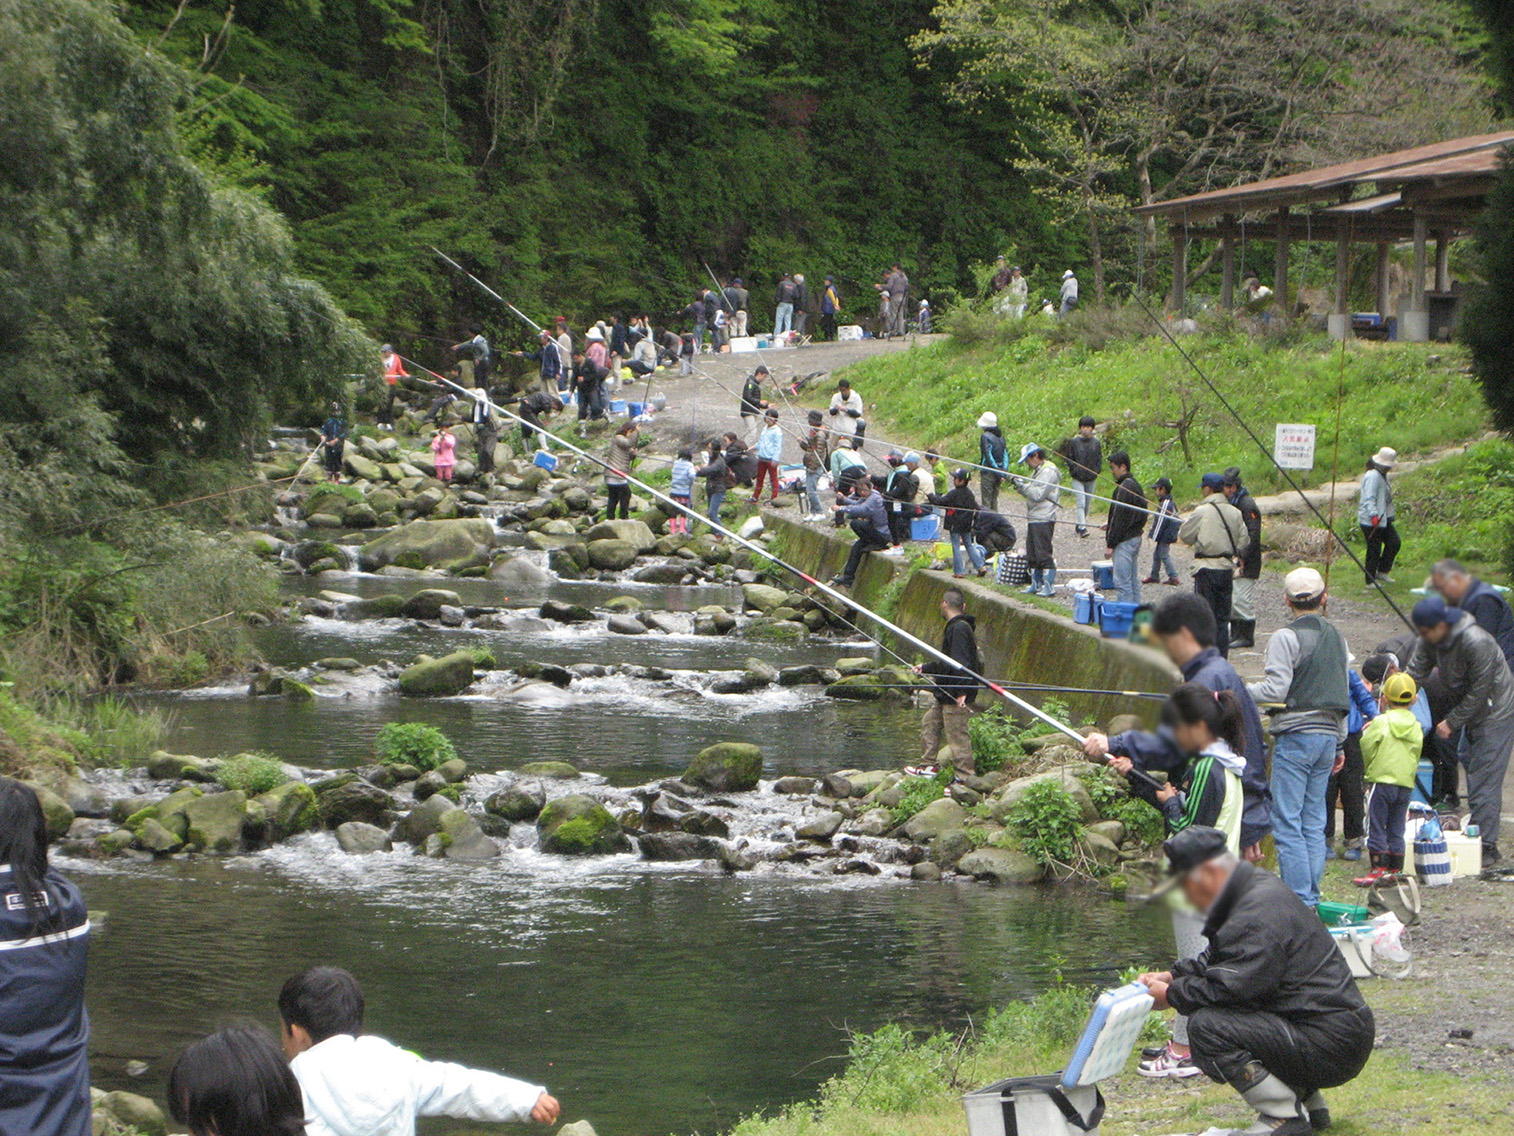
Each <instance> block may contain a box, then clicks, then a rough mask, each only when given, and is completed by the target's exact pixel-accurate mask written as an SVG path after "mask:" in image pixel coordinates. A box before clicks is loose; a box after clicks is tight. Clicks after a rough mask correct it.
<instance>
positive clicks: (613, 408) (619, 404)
mask: <svg viewBox="0 0 1514 1136" xmlns="http://www.w3.org/2000/svg"><path fill="white" fill-rule="evenodd" d="M625 412H626V400H625V399H623V398H612V399H611V400H610V413H611V414H624V413H625Z"/></svg>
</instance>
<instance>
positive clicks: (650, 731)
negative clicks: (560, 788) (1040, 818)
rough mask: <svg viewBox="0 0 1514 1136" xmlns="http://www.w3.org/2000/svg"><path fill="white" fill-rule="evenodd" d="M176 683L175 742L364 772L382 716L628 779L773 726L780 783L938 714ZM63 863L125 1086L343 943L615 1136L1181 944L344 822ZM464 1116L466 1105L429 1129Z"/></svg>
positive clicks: (772, 875)
mask: <svg viewBox="0 0 1514 1136" xmlns="http://www.w3.org/2000/svg"><path fill="white" fill-rule="evenodd" d="M462 583H465V584H466V583H468V582H466V581H464V582H462ZM311 586H312V585H311V583H310V582H309V581H298V582H296V583H295V584H293V585H292V588H293V589H294V590H299V589H302V588H303V589H309V588H310V587H311ZM319 586H325V587H334V588H338V589H340V590H343V591H363V592H365V593H369V594H371V593H372V592H373V591H375V590H395V591H401V592H404V593H406V594H408V593H409V592H411V591H414V590H415V589H416V588H417V587H418V586H419V585H418V584H416V583H415V582H413V581H393V580H388V579H380V578H374V577H356V576H352V577H345V578H342V579H340V580H338V581H336V582H332V581H330V580H323V581H322V582H321V584H320V585H319ZM442 586H446V587H452V586H453V585H452V583H450V582H448V583H446V584H444V585H442ZM475 588H476V594H474V595H467V596H464V599H465V600H467V601H468V602H501V601H500V598H499V597H498V596H491V595H490V594H489V592H488V589H489V586H488V585H487V584H485V583H483V582H479V583H478V584H476V585H475ZM627 591H629V589H626V588H614V589H609V590H607V591H601V592H596V591H595V590H594V587H593V586H580V585H554V586H553V587H552V589H551V594H552V595H553V596H554V597H555V598H560V599H572V600H575V601H577V602H585V603H589V604H591V605H592V604H593V603H594V602H596V601H601V602H602V601H603V600H604V599H607V598H609V596H610V595H612V594H621V593H625V592H627ZM684 591H685V590H682V589H664V588H657V589H642V590H638V591H636V592H635V593H634V594H637V595H638V596H639V598H642V599H643V600H644V601H645V602H647V603H648V606H657V607H664V608H668V609H672V610H678V609H688V608H691V607H694V606H698V605H699V604H702V603H707V602H710V601H711V599H712V598H714V597H712V596H711V595H710V594H709V593H707V592H706V593H704V594H701V595H698V596H689V595H686V594H684ZM540 598H541V597H539V596H538V597H531V596H524V597H523V596H512V597H511V599H510V602H511V603H512V604H522V605H524V604H528V603H529V602H531V601H532V600H535V601H536V602H539V601H540ZM720 598H723V599H729V597H728V596H723V597H720ZM262 634H263V636H264V639H263V642H262V643H261V646H262V648H263V650H264V652H265V654H266V655H267V656H268V657H269V659H270V660H271V661H273V662H276V663H283V664H288V665H295V664H299V663H304V662H308V661H310V660H312V659H316V658H321V657H325V656H332V655H343V656H350V657H354V658H357V659H358V660H359V661H361V662H364V663H372V662H379V661H381V660H385V659H393V660H395V661H408V659H409V658H411V657H412V656H413V655H414V654H416V653H417V652H419V651H423V650H424V651H430V652H433V653H437V652H440V651H442V650H446V649H453V648H455V647H457V646H460V645H463V644H464V643H470V644H471V643H485V644H487V645H488V646H489V647H490V648H491V649H492V650H493V651H494V652H495V653H496V655H497V656H498V657H499V659H500V664H501V666H502V667H509V666H511V665H512V664H513V663H516V662H520V661H527V660H540V661H551V662H557V663H564V664H568V663H573V662H595V663H612V662H630V663H639V664H643V665H655V666H662V667H666V668H668V669H672V670H676V671H710V670H718V669H722V668H728V669H739V668H740V667H741V666H742V664H743V662H744V660H745V659H746V658H747V657H748V656H751V655H759V656H761V657H762V658H764V659H766V660H768V661H770V662H772V663H774V664H775V665H779V666H786V665H791V664H796V663H801V662H830V661H834V660H835V659H836V658H839V657H844V656H847V655H857V654H861V653H865V647H864V645H863V644H860V643H853V644H838V643H836V642H833V641H824V642H821V641H815V642H813V643H811V644H808V645H804V646H792V647H774V646H772V645H767V644H762V645H758V644H749V643H744V642H741V641H739V640H736V639H712V638H700V637H695V636H692V635H688V636H682V635H673V636H666V637H663V636H655V637H654V636H639V637H618V636H609V635H606V634H604V633H603V629H602V625H599V629H598V630H593V631H585V630H579V629H570V628H560V629H554V630H552V631H550V632H545V633H540V634H533V635H524V636H510V635H508V634H506V633H502V632H485V631H463V630H455V631H452V630H446V629H442V628H438V627H424V628H423V627H418V626H416V625H412V624H409V623H402V622H397V621H396V622H393V623H379V624H350V623H345V624H344V623H339V622H337V621H332V620H306V621H304V622H303V623H300V624H296V625H290V626H282V627H277V628H270V629H267V630H266V631H265V632H263V633H262ZM680 678H681V679H682V676H680ZM581 688H583V689H581ZM153 701H154V702H156V703H157V704H159V705H162V706H164V707H165V708H167V709H169V710H170V711H171V712H172V714H173V715H174V720H175V727H174V733H173V736H172V737H171V739H170V743H169V746H168V748H170V749H173V750H174V751H176V752H186V753H197V754H200V755H203V756H212V755H216V754H222V753H235V752H239V751H243V750H248V749H260V750H265V751H268V752H270V753H273V754H276V755H278V756H280V757H282V758H285V759H287V760H290V761H293V762H296V763H298V764H301V765H305V766H310V767H320V768H339V767H342V766H346V765H351V764H356V763H359V762H363V761H366V760H371V758H370V754H371V744H372V738H373V735H374V734H376V733H377V731H378V729H379V728H380V727H381V726H382V725H383V724H384V723H386V722H389V721H397V720H405V721H410V720H419V721H427V722H432V723H434V724H436V725H438V726H441V727H442V728H444V729H445V730H446V731H447V733H448V734H449V736H451V737H452V738H453V740H454V742H455V743H456V744H457V747H458V749H459V751H460V752H461V753H462V754H463V755H464V756H466V757H468V758H469V759H470V761H472V762H474V763H475V764H477V765H478V766H480V767H482V768H485V769H496V768H505V767H510V766H514V765H518V764H521V763H523V762H525V761H531V760H545V759H558V760H566V761H571V762H572V763H573V764H575V765H577V766H578V767H580V768H581V769H584V770H587V771H592V772H595V773H598V774H600V775H602V776H604V777H605V778H606V779H607V780H609V781H610V782H612V783H615V784H622V785H631V784H640V783H642V782H645V781H649V780H653V779H656V778H659V777H666V776H676V775H677V774H679V773H681V772H682V771H683V769H684V767H685V766H686V765H687V762H688V759H689V757H690V756H691V755H692V754H693V753H694V752H696V751H697V750H698V749H700V748H702V747H703V746H705V745H707V744H709V743H710V742H711V741H715V740H741V741H753V742H756V743H757V744H759V745H762V746H763V748H764V751H765V754H766V760H767V766H768V768H767V769H766V771H765V773H764V776H765V777H769V778H771V777H777V776H782V775H784V774H788V773H823V772H826V771H828V770H831V769H836V768H842V767H847V766H851V767H860V768H876V767H880V766H895V765H898V764H900V763H901V762H903V761H904V760H905V759H907V758H909V757H911V756H913V753H914V746H915V744H916V743H915V742H914V733H915V730H916V728H917V720H918V719H917V716H916V715H915V713H914V712H913V711H911V710H908V709H907V708H903V707H894V706H879V705H865V704H848V703H835V702H832V701H829V700H826V699H825V698H824V697H823V696H821V695H820V694H819V692H818V688H813V687H812V688H794V689H788V690H779V689H771V690H768V691H764V692H761V693H758V694H755V695H745V696H726V697H722V696H712V695H708V694H705V693H703V692H702V691H699V690H698V689H697V688H696V686H695V684H694V682H693V681H692V679H691V678H690V679H682V681H675V686H674V690H673V691H672V693H670V692H669V691H668V690H667V688H666V687H657V686H656V684H652V683H647V682H642V681H640V680H633V679H628V678H624V677H607V678H604V679H595V680H589V681H587V682H585V681H583V680H580V681H579V682H575V684H574V687H573V691H572V693H571V695H570V696H565V697H564V698H563V699H562V700H561V701H558V702H554V703H553V704H551V705H530V704H527V705H521V704H512V703H508V702H502V701H501V700H499V699H497V698H486V697H472V698H467V697H465V698H460V699H448V700H440V701H414V700H402V699H399V698H397V697H391V696H388V695H383V694H379V695H374V696H370V697H324V696H323V697H317V698H316V700H315V701H314V702H312V703H306V704H300V703H291V702H285V701H283V700H282V699H260V700H257V701H254V700H252V699H250V698H248V697H247V696H246V694H245V692H244V690H243V689H241V688H236V689H230V688H227V689H222V690H212V691H201V692H195V693H193V694H186V695H168V696H160V697H158V698H155V699H154V700H153ZM64 867H65V870H67V871H69V872H70V873H71V874H72V875H73V876H74V878H76V879H77V880H79V882H80V883H81V885H82V887H83V889H84V891H85V895H86V897H87V899H88V901H89V903H90V906H91V907H92V908H95V909H98V910H103V911H105V912H107V915H106V918H105V922H104V927H103V930H102V932H101V933H100V934H99V935H98V936H97V937H96V939H95V942H94V945H93V947H92V957H91V975H90V990H89V1005H90V1010H91V1014H92V1015H93V1021H94V1039H93V1046H94V1055H93V1069H94V1077H95V1081H96V1083H97V1084H99V1085H100V1086H101V1087H104V1088H107V1089H111V1088H129V1089H132V1090H134V1091H137V1092H147V1093H149V1094H151V1095H154V1096H157V1097H158V1098H159V1099H161V1098H162V1088H163V1083H164V1080H165V1078H166V1076H167V1070H168V1067H169V1065H170V1064H171V1062H172V1058H173V1055H174V1053H175V1052H176V1051H177V1050H178V1049H179V1048H180V1047H181V1046H183V1045H184V1044H185V1043H186V1042H188V1041H190V1040H192V1039H193V1038H195V1037H197V1036H199V1035H201V1034H203V1033H205V1032H207V1031H209V1030H211V1029H213V1028H215V1027H217V1026H218V1025H222V1024H225V1023H226V1022H228V1021H234V1020H239V1019H248V1018H250V1019H253V1020H257V1021H262V1022H264V1023H267V1024H269V1025H270V1026H272V1025H274V1024H276V1020H277V1018H276V1010H275V998H276V996H277V993H278V988H279V986H280V984H281V983H282V981H283V979H284V978H285V977H286V976H288V975H289V974H291V973H294V972H295V971H296V970H298V969H301V968H303V967H305V966H309V965H314V964H316V963H335V964H338V965H342V966H345V967H347V968H349V969H351V970H352V971H354V972H355V973H356V974H357V975H358V977H359V979H360V980H361V981H362V982H363V984H364V987H365V989H366V991H367V995H368V1005H369V1014H368V1028H369V1030H370V1031H371V1032H374V1033H378V1034H381V1035H384V1036H388V1037H390V1038H392V1039H394V1040H396V1041H399V1042H401V1043H403V1044H404V1045H405V1046H407V1047H409V1048H412V1049H415V1050H416V1051H417V1052H420V1053H422V1054H424V1055H426V1056H428V1057H433V1058H446V1059H449V1060H456V1061H461V1062H464V1063H466V1064H470V1065H475V1066H479V1067H483V1068H490V1069H497V1070H500V1071H504V1072H508V1073H511V1074H513V1075H516V1076H520V1077H524V1078H527V1079H531V1080H534V1081H537V1082H539V1083H543V1084H546V1085H548V1086H549V1087H550V1088H551V1089H552V1091H553V1092H554V1093H556V1094H557V1095H558V1096H559V1097H560V1098H561V1099H562V1100H563V1102H564V1107H565V1117H566V1118H567V1119H577V1118H588V1119H590V1120H592V1121H593V1122H594V1124H595V1126H596V1127H597V1128H598V1130H599V1131H600V1132H601V1133H605V1134H623V1133H624V1134H639V1136H660V1134H662V1133H668V1132H690V1131H694V1130H699V1131H703V1132H713V1131H718V1130H720V1129H723V1128H727V1127H729V1126H730V1125H731V1124H733V1123H734V1122H735V1121H736V1120H737V1119H739V1118H740V1117H741V1116H743V1115H745V1114H748V1113H751V1112H753V1111H756V1110H759V1109H764V1108H771V1107H775V1106H778V1105H781V1104H783V1103H786V1102H789V1101H792V1100H797V1099H803V1098H806V1097H808V1096H810V1095H812V1094H813V1092H814V1090H815V1088H816V1086H817V1085H818V1083H819V1082H821V1081H823V1080H824V1079H825V1078H826V1077H827V1076H829V1075H830V1074H831V1073H833V1072H835V1071H836V1070H837V1069H838V1068H839V1067H840V1063H839V1061H838V1060H837V1058H838V1057H839V1055H841V1054H842V1053H844V1052H845V1048H846V1032H847V1031H848V1030H849V1029H860V1030H868V1029H874V1028H876V1027H878V1026H879V1025H881V1024H883V1023H885V1022H888V1021H903V1022H906V1023H909V1024H912V1025H914V1026H918V1027H920V1028H940V1027H948V1026H960V1025H962V1024H963V1023H965V1022H966V1021H968V1020H969V1019H971V1018H973V1017H975V1016H980V1015H981V1014H982V1013H983V1012H984V1011H985V1010H987V1009H989V1008H991V1007H993V1006H995V1005H998V1004H1002V1003H1003V1002H1005V1001H1007V1000H1010V999H1015V998H1023V997H1028V996H1031V995H1033V994H1035V993H1036V992H1038V991H1040V990H1042V989H1044V988H1045V987H1046V986H1047V985H1048V984H1049V983H1051V982H1052V981H1054V980H1055V975H1056V974H1057V973H1058V972H1060V973H1062V974H1064V975H1066V976H1067V977H1068V978H1069V979H1072V980H1079V981H1090V982H1091V981H1107V980H1110V979H1112V978H1113V976H1114V975H1115V974H1116V973H1117V972H1118V971H1119V970H1121V969H1122V968H1124V967H1126V966H1128V965H1134V964H1142V965H1144V964H1147V963H1150V962H1153V961H1157V960H1158V959H1159V958H1160V957H1161V956H1162V955H1163V954H1164V953H1165V952H1166V951H1167V950H1168V949H1169V945H1170V935H1169V933H1168V932H1167V931H1166V930H1165V927H1164V924H1165V920H1163V919H1161V918H1160V917H1158V916H1157V915H1155V914H1154V913H1152V912H1149V911H1143V910H1138V909H1135V908H1132V907H1128V906H1126V905H1124V904H1120V903H1114V902H1109V901H1105V900H1102V899H1100V898H1098V897H1096V896H1093V895H1091V894H1085V893H1081V892H1078V891H1075V890H1071V889H1062V890H1058V891H1049V890H1043V889H1025V890H995V889H990V888H986V887H982V886H975V885H965V884H942V885H915V884H910V883H907V882H903V881H899V880H895V879H892V878H890V877H889V876H888V875H887V874H885V875H884V876H882V877H879V878H876V879H871V878H866V877H855V876H848V877H838V878H834V879H830V878H819V877H804V876H795V875H792V874H790V875H783V874H778V873H776V872H770V871H768V870H766V869H763V868H759V870H758V871H757V872H754V873H748V874H743V875H738V876H732V877H727V876H723V875H721V874H720V873H719V872H718V870H715V869H713V868H711V867H708V866H705V865H689V864H676V865H663V864H659V865H653V864H645V863H640V862H638V861H636V860H635V859H633V858H632V857H629V856H625V857H612V858H608V859H602V860H592V861H569V860H563V859H559V858H555V857H545V856H541V855H540V854H538V853H537V852H535V851H534V850H533V849H529V848H512V849H511V850H509V851H508V852H507V853H506V855H504V856H502V857H501V858H500V859H498V860H496V861H494V862H492V863H490V864H487V865H477V866H475V865H464V864H459V863H456V862H450V861H431V860H427V859H425V858H421V857H415V856H412V855H410V854H409V853H408V851H406V852H396V853H393V854H390V855H377V856H364V857H349V856H346V855H345V854H343V853H341V852H340V851H339V850H338V849H337V848H336V846H335V842H334V841H333V840H332V839H331V838H330V837H328V836H325V835H318V836H311V837H303V838H300V839H297V840H295V841H293V842H290V843H288V844H285V845H282V846H280V847H278V848H275V849H272V850H270V851H267V852H264V853H261V854H259V855H256V856H250V857H244V858H240V859H235V860H230V861H210V860H186V861H169V862H159V863H152V864H139V863H128V862H124V861H121V862H104V863H89V864H86V863H69V862H65V863H64ZM132 1060H141V1061H145V1062H147V1064H148V1072H147V1073H146V1074H144V1075H142V1076H140V1077H136V1078H133V1077H130V1076H128V1075H127V1072H126V1066H127V1062H128V1061H132ZM464 1130H466V1128H465V1126H462V1125H459V1124H456V1123H455V1122H450V1121H449V1122H433V1123H430V1124H429V1125H428V1126H427V1127H426V1128H425V1129H424V1131H427V1132H430V1133H441V1132H447V1133H452V1132H458V1131H464Z"/></svg>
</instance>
